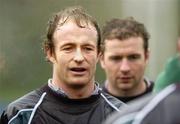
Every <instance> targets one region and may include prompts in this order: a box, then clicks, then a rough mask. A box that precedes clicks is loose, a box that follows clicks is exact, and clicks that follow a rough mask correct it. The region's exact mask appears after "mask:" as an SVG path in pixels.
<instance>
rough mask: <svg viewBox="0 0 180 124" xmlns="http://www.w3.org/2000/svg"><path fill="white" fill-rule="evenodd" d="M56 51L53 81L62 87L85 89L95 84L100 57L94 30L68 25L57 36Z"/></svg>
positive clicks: (72, 24) (51, 56)
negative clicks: (88, 85) (84, 87)
mask: <svg viewBox="0 0 180 124" xmlns="http://www.w3.org/2000/svg"><path fill="white" fill-rule="evenodd" d="M53 38H54V45H55V50H54V53H53V54H52V55H51V54H50V53H49V52H48V53H47V54H49V60H50V61H51V62H52V63H53V77H54V78H55V79H56V81H58V82H60V83H61V85H66V86H70V87H71V86H72V87H81V86H82V87H83V86H85V85H87V84H88V83H92V82H93V81H94V74H95V70H96V63H97V61H98V53H97V32H96V29H95V28H94V27H92V26H88V27H86V28H80V27H78V26H77V25H76V24H75V23H74V22H73V21H68V22H66V23H65V24H63V25H62V26H59V27H57V29H56V31H55V33H54V37H53Z"/></svg>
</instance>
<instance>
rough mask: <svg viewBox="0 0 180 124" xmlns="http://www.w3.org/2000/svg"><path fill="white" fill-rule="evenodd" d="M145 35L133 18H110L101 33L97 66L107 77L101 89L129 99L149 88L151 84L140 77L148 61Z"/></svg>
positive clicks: (139, 24) (147, 91)
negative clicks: (98, 65)
mask: <svg viewBox="0 0 180 124" xmlns="http://www.w3.org/2000/svg"><path fill="white" fill-rule="evenodd" d="M148 40H149V34H148V32H147V30H146V28H145V27H144V25H143V24H142V23H140V22H137V21H136V20H134V19H133V18H127V19H112V20H110V21H108V22H107V23H106V25H105V26H104V27H103V32H102V41H103V43H102V55H101V59H100V62H101V67H102V68H103V69H104V70H105V73H106V78H107V80H106V81H105V82H104V86H103V91H105V92H107V93H109V94H111V95H113V96H115V97H116V98H118V99H119V100H122V101H123V102H129V101H131V100H134V99H136V98H138V97H141V96H143V95H145V94H147V93H149V92H151V91H152V88H153V83H152V82H151V81H149V80H148V79H147V78H145V77H144V72H145V68H146V65H147V63H148V60H149V45H148Z"/></svg>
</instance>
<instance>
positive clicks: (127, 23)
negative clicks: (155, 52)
mask: <svg viewBox="0 0 180 124" xmlns="http://www.w3.org/2000/svg"><path fill="white" fill-rule="evenodd" d="M131 37H142V38H143V42H144V50H145V51H147V50H148V47H149V45H148V40H149V38H150V35H149V33H148V32H147V30H146V28H145V26H144V24H142V23H140V22H137V21H136V20H134V19H133V18H132V17H129V18H126V19H117V18H114V19H112V20H110V21H108V22H106V24H105V25H104V27H103V30H102V52H104V49H105V48H104V45H105V43H104V42H105V40H106V39H107V40H111V39H119V40H126V39H129V38H131Z"/></svg>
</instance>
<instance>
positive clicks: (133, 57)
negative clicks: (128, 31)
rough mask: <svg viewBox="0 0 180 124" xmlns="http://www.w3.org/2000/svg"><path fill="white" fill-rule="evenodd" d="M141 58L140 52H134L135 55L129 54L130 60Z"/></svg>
mask: <svg viewBox="0 0 180 124" xmlns="http://www.w3.org/2000/svg"><path fill="white" fill-rule="evenodd" d="M140 58H141V55H139V54H134V55H130V56H128V60H130V61H135V60H138V59H140Z"/></svg>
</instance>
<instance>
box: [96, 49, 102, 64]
mask: <svg viewBox="0 0 180 124" xmlns="http://www.w3.org/2000/svg"><path fill="white" fill-rule="evenodd" d="M100 56H101V52H99V53H98V54H97V61H96V63H98V62H99V59H100Z"/></svg>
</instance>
